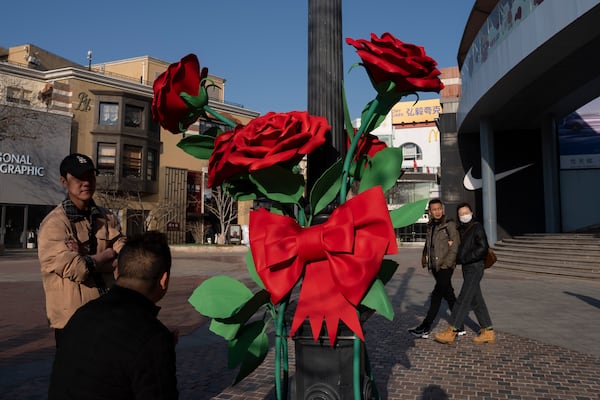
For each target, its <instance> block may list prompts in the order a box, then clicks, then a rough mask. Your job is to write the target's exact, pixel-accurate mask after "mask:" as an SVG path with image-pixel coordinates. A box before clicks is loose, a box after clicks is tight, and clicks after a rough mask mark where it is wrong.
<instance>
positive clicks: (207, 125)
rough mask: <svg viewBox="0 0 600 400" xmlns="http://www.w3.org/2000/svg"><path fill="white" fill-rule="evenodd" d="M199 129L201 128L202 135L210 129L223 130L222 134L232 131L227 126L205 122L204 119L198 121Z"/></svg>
mask: <svg viewBox="0 0 600 400" xmlns="http://www.w3.org/2000/svg"><path fill="white" fill-rule="evenodd" d="M198 127H199V131H200V132H202V133H204V132H206V131H207V130H209V129H210V128H219V129H220V130H221V132H226V131H229V130H231V128H230V127H229V126H227V125H225V124H222V123H218V122H214V121H210V122H209V121H205V120H202V119H201V120H199V121H198Z"/></svg>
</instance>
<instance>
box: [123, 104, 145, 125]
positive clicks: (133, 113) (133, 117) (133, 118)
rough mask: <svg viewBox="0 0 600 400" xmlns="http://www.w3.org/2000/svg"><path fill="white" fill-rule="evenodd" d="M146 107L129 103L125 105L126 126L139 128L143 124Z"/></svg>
mask: <svg viewBox="0 0 600 400" xmlns="http://www.w3.org/2000/svg"><path fill="white" fill-rule="evenodd" d="M143 115H144V109H143V108H142V107H136V106H132V105H129V104H126V105H125V126H129V127H131V128H139V127H141V126H142V116H143Z"/></svg>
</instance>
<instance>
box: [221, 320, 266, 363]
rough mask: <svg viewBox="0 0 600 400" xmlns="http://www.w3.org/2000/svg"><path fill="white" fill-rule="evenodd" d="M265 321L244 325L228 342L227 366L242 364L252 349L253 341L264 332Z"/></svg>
mask: <svg viewBox="0 0 600 400" xmlns="http://www.w3.org/2000/svg"><path fill="white" fill-rule="evenodd" d="M264 329H265V322H264V321H263V320H259V321H254V322H251V323H249V324H247V325H244V326H243V327H242V328H241V329H240V330H239V332H238V334H237V335H236V337H234V338H233V339H232V340H230V341H229V343H228V344H227V348H228V355H227V368H235V367H237V366H239V365H240V364H241V362H242V361H243V360H244V357H245V356H246V353H247V352H248V351H249V350H250V348H251V345H252V342H254V340H255V339H256V338H257V337H259V336H260V334H261V333H263V331H264Z"/></svg>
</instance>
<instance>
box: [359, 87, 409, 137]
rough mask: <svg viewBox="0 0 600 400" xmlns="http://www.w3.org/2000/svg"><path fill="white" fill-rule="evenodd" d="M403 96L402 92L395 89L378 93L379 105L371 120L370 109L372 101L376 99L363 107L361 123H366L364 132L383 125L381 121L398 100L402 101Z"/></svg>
mask: <svg viewBox="0 0 600 400" xmlns="http://www.w3.org/2000/svg"><path fill="white" fill-rule="evenodd" d="M378 91H379V90H378ZM401 98H402V94H401V93H398V92H395V91H393V90H391V91H387V92H385V93H383V94H382V93H381V92H380V94H378V95H377V101H378V102H377V107H376V108H375V110H374V112H373V114H372V115H371V118H370V120H367V117H368V110H369V108H370V107H371V103H373V101H374V100H372V101H370V102H369V103H368V104H367V105H366V106H365V108H364V109H363V112H362V115H361V125H365V124H366V126H365V129H363V132H372V131H373V130H375V129H377V127H378V126H379V125H381V123H382V122H383V121H384V120H385V117H386V116H387V115H388V114H389V112H390V111H391V110H392V108H393V107H394V106H395V105H396V104H397V103H398V101H400V99H401Z"/></svg>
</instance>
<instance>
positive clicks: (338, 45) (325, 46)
mask: <svg viewBox="0 0 600 400" xmlns="http://www.w3.org/2000/svg"><path fill="white" fill-rule="evenodd" d="M342 80H343V57H342V0H308V112H309V113H310V114H311V115H318V116H323V117H325V118H327V121H328V122H329V125H330V126H331V135H330V136H329V137H328V138H327V143H325V145H323V146H322V147H321V148H320V149H319V150H317V151H315V152H313V153H312V154H310V155H309V156H308V182H307V186H308V190H310V188H312V185H313V183H314V182H315V180H316V179H317V178H318V177H319V176H320V175H321V174H322V173H323V172H324V171H325V170H326V169H327V168H328V167H329V166H331V165H332V164H333V163H334V162H335V160H336V159H337V157H338V154H339V155H342V156H343V155H344V154H345V153H346V142H345V141H346V138H345V132H344V104H343V100H342Z"/></svg>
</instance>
